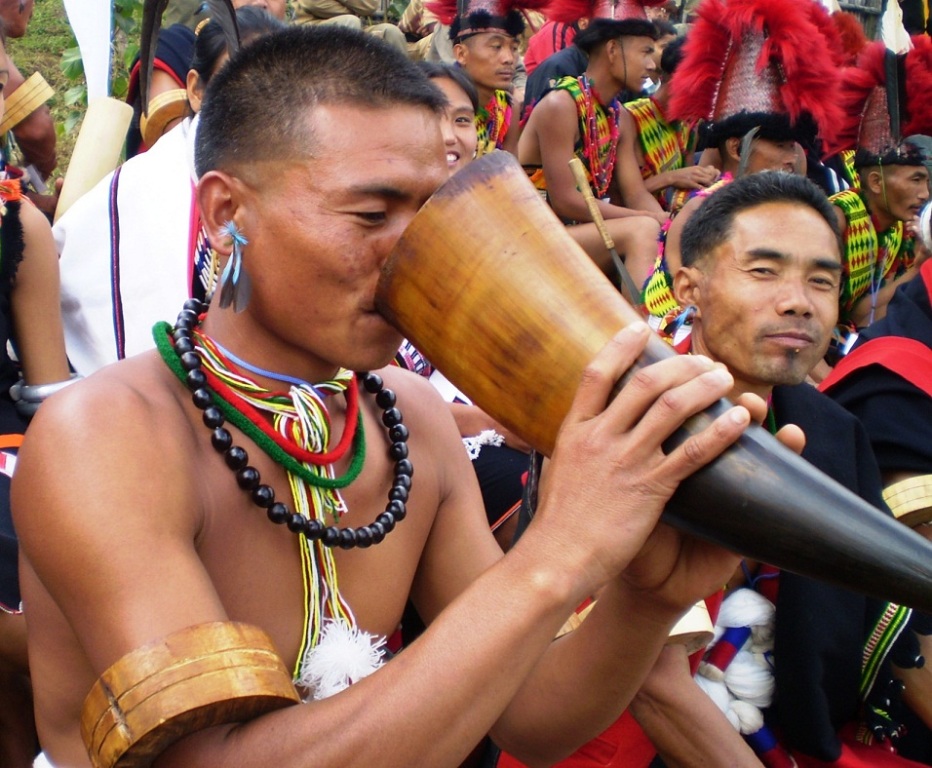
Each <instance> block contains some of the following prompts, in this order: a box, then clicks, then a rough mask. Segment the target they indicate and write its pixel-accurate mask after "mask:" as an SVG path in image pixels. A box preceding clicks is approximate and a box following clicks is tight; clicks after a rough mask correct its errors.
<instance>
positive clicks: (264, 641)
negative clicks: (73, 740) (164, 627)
mask: <svg viewBox="0 0 932 768" xmlns="http://www.w3.org/2000/svg"><path fill="white" fill-rule="evenodd" d="M298 701H299V698H298V694H297V692H296V691H295V688H294V684H293V683H292V681H291V676H290V675H289V674H288V671H287V669H286V668H285V665H284V663H283V662H282V660H281V658H280V657H279V655H278V653H277V652H276V650H275V648H274V646H273V645H272V641H271V640H270V638H269V637H268V635H266V634H265V632H263V631H262V630H260V629H258V628H256V627H253V626H250V625H248V624H239V623H236V622H214V623H209V624H199V625H196V626H193V627H188V628H186V629H182V630H180V631H178V632H174V633H172V634H170V635H168V636H167V637H164V638H162V639H161V640H157V641H155V642H153V643H150V644H148V645H145V646H142V647H140V648H137V649H135V650H133V651H130V652H129V653H128V654H126V655H125V656H123V658H121V659H120V660H119V661H117V662H116V663H115V664H113V666H111V667H110V668H109V669H108V670H107V671H106V672H104V673H103V674H102V675H101V676H100V678H99V679H98V680H97V682H96V683H94V686H93V688H91V691H90V693H88V695H87V698H86V699H85V700H84V707H83V709H82V712H81V737H82V738H83V739H84V744H85V746H86V747H87V751H88V755H89V756H90V759H91V763H92V765H93V766H94V767H95V768H144V767H145V766H149V765H151V764H152V762H153V761H154V760H155V758H156V757H158V756H159V755H160V754H161V753H162V752H164V751H165V749H167V748H168V747H169V746H170V745H171V744H173V743H174V742H176V741H178V740H179V739H180V738H182V737H183V736H186V735H188V734H190V733H194V732H196V731H199V730H203V729H204V728H209V727H211V726H214V725H220V724H223V723H234V722H242V721H245V720H250V719H252V718H254V717H258V716H259V715H262V714H265V713H266V712H271V711H273V710H276V709H281V708H282V707H285V706H288V705H290V704H295V703H297V702H298Z"/></svg>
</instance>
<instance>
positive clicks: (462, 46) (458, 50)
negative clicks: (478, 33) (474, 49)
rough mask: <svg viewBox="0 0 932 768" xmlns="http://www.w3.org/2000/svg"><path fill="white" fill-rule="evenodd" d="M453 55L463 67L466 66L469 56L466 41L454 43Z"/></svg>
mask: <svg viewBox="0 0 932 768" xmlns="http://www.w3.org/2000/svg"><path fill="white" fill-rule="evenodd" d="M453 56H454V58H455V59H456V63H457V64H459V65H460V66H461V67H465V66H466V60H467V59H468V58H469V48H467V47H466V43H454V44H453Z"/></svg>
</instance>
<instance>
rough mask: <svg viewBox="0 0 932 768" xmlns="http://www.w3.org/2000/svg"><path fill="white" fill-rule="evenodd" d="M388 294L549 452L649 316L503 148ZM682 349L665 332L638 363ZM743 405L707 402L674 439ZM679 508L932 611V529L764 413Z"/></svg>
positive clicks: (473, 168)
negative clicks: (805, 450) (866, 495)
mask: <svg viewBox="0 0 932 768" xmlns="http://www.w3.org/2000/svg"><path fill="white" fill-rule="evenodd" d="M376 301H377V306H378V309H379V311H380V312H381V313H382V314H383V315H384V316H385V317H386V318H387V319H388V321H389V322H391V323H392V324H393V325H394V326H395V327H396V328H398V330H400V331H401V332H402V333H403V334H405V336H407V338H409V339H410V340H411V341H412V342H413V343H414V344H415V345H416V346H417V347H418V349H420V350H421V351H422V352H423V353H424V354H425V355H426V356H427V358H428V359H429V360H430V361H431V362H432V363H433V364H434V365H435V366H436V367H437V368H439V369H440V370H441V371H442V372H443V373H444V375H446V376H447V377H448V378H449V379H450V380H451V381H452V382H453V383H454V384H455V385H456V386H457V387H459V388H460V389H461V390H462V391H463V392H465V393H466V394H467V395H469V396H470V397H471V398H473V400H474V401H475V403H476V404H477V405H478V406H480V407H481V408H482V409H483V410H485V411H486V412H487V413H489V414H490V415H491V416H493V417H494V418H495V419H497V420H498V421H499V422H501V423H502V424H504V425H505V426H507V427H508V428H509V429H511V430H513V431H514V432H515V433H516V434H518V435H520V436H521V437H522V438H524V439H525V440H527V442H528V443H530V444H531V445H533V446H534V447H535V448H536V449H538V450H539V451H541V452H543V453H544V454H547V455H549V454H550V453H551V451H552V449H553V446H554V441H555V439H556V434H557V431H558V429H559V427H560V424H561V423H562V421H563V418H564V416H565V415H566V413H567V411H568V410H569V407H570V403H571V402H572V399H573V395H574V393H575V392H576V388H577V386H578V383H579V380H580V376H581V373H582V370H583V368H584V367H585V366H586V365H587V364H588V363H589V361H590V360H591V359H592V358H593V357H594V356H595V354H596V353H597V352H598V351H599V350H600V349H601V348H602V346H603V345H604V344H605V343H606V342H607V341H608V340H609V339H610V338H611V337H612V336H614V334H615V333H616V332H617V331H618V330H619V329H620V328H622V327H623V326H625V325H627V324H629V323H631V322H633V321H635V320H638V319H640V315H639V314H638V313H637V312H636V311H635V310H634V309H633V308H632V307H631V306H630V305H629V304H628V303H627V302H626V301H625V300H624V299H623V298H622V297H621V295H620V294H619V293H618V291H617V290H616V289H615V288H614V287H613V286H612V285H611V284H610V283H609V281H608V280H607V279H606V278H605V277H604V276H603V275H602V273H601V272H600V271H599V270H598V268H597V267H596V266H595V265H594V264H593V263H592V261H591V260H590V259H589V258H588V257H587V256H586V255H585V253H584V252H583V251H582V250H581V249H580V248H579V247H578V246H577V245H576V243H575V242H574V241H573V240H572V238H570V236H569V235H568V234H567V232H566V229H565V227H564V226H563V224H561V222H560V221H559V220H558V219H557V218H556V216H555V215H554V214H553V213H552V212H551V211H550V209H549V208H548V207H547V206H546V204H545V203H544V202H543V201H542V200H541V199H540V197H539V195H538V192H537V190H535V189H534V187H533V186H532V185H531V184H530V182H528V180H527V178H526V176H525V174H524V171H523V170H522V169H521V167H520V166H519V165H518V164H517V162H516V161H515V160H514V159H513V158H511V156H510V155H507V154H505V153H500V152H496V153H493V154H491V155H487V156H485V157H483V158H480V159H479V160H476V161H475V162H473V163H472V164H471V165H470V166H468V167H467V168H466V169H464V170H462V171H460V172H459V173H457V174H456V175H455V176H454V177H452V178H451V179H450V180H449V181H448V182H447V183H446V184H444V185H443V186H442V187H441V188H440V189H439V190H438V191H437V192H436V193H435V194H434V195H433V197H431V198H430V200H429V201H428V202H427V203H426V204H425V205H424V206H423V208H422V209H421V210H420V211H419V212H418V214H417V215H416V216H415V217H414V219H413V220H412V221H411V223H410V224H409V226H408V228H407V229H406V231H405V233H404V235H403V236H402V238H401V240H400V241H399V242H398V244H397V246H396V247H395V249H394V251H393V253H392V254H391V256H390V258H389V260H388V262H387V263H386V265H385V268H384V270H383V273H382V275H381V279H380V281H379V286H378V289H377V297H376ZM675 354H676V353H675V352H674V351H673V350H672V349H671V348H670V347H669V346H668V345H667V344H665V343H664V342H663V341H662V340H660V339H659V338H652V339H651V340H650V343H649V344H648V346H647V349H646V350H645V352H644V353H643V355H642V356H641V358H640V359H639V360H638V361H637V363H636V364H635V366H634V367H633V368H632V371H634V370H637V369H638V368H640V367H643V366H645V365H648V364H650V363H653V362H656V361H658V360H662V359H664V358H667V357H670V356H672V355H675ZM631 375H632V373H631V371H629V372H628V374H626V376H625V377H624V378H623V379H622V381H621V384H623V383H624V381H625V380H627V378H628V377H630V376H631ZM730 405H731V404H730V403H729V402H728V401H727V400H721V401H719V402H718V403H717V404H715V405H714V406H712V407H711V408H709V409H707V410H706V411H705V412H704V413H701V414H698V415H696V416H694V417H693V418H691V419H690V420H689V421H688V422H686V424H685V425H684V426H683V427H682V428H681V429H680V430H679V431H678V432H677V433H676V434H675V435H674V436H673V437H671V438H670V440H669V441H668V444H667V445H666V446H665V447H667V448H671V447H673V446H675V445H678V444H679V443H681V442H682V441H683V440H685V439H686V438H687V437H688V436H689V435H691V434H695V433H697V432H699V431H700V430H701V429H702V428H703V427H704V426H705V425H707V424H709V423H710V422H711V420H712V419H714V418H715V417H716V416H717V415H719V414H721V413H723V412H724V411H725V410H726V409H728V408H729V407H730ZM581 482H584V479H581ZM664 520H665V521H666V522H668V523H670V524H671V525H674V526H676V527H677V528H679V529H681V530H684V531H687V532H689V533H691V534H694V535H696V536H699V537H701V538H704V539H707V540H710V541H713V542H715V543H717V544H720V545H722V546H724V547H726V548H728V549H731V550H733V551H735V552H739V553H740V554H742V555H745V556H747V557H751V558H754V559H756V560H760V561H762V562H767V563H771V564H772V565H775V566H777V567H779V568H783V569H787V570H790V571H794V572H796V573H799V574H802V575H805V576H810V577H812V578H815V579H819V580H822V581H826V582H830V583H833V584H836V585H838V586H842V587H846V588H848V589H852V590H855V591H858V592H861V593H864V594H867V595H872V596H874V597H877V598H880V599H884V600H890V601H892V602H898V603H901V604H904V605H908V606H912V607H915V608H918V609H921V610H924V611H932V544H930V543H929V542H927V541H926V540H924V539H923V538H922V537H920V536H918V535H916V534H915V533H914V532H913V531H911V530H909V529H908V528H907V527H906V526H904V525H901V524H900V523H897V522H896V521H895V520H893V519H892V518H890V517H888V516H886V515H884V514H883V513H881V512H880V511H878V510H877V509H875V508H874V507H872V506H871V505H869V504H867V503H866V502H864V501H862V500H861V499H860V498H859V497H857V496H856V495H854V494H853V493H851V492H850V491H848V490H847V489H845V488H843V487H842V486H841V485H839V484H838V483H836V482H835V481H833V480H831V479H830V478H828V477H827V476H825V475H824V474H822V473H821V472H819V471H818V470H816V469H815V468H814V467H812V465H810V464H809V463H808V462H806V461H804V460H803V459H801V458H800V457H798V456H797V455H796V454H794V453H793V452H792V451H790V450H788V449H786V448H785V447H784V446H783V445H781V444H780V443H779V442H778V441H777V440H776V439H775V438H774V437H773V436H772V435H770V433H769V432H767V431H766V430H764V429H762V428H760V427H756V426H752V427H750V428H749V429H748V430H747V431H746V432H745V434H744V435H743V436H742V437H741V439H740V440H739V441H738V442H737V443H736V444H735V445H734V446H732V447H731V448H730V449H729V450H728V451H727V452H726V453H725V454H723V455H722V456H721V457H720V458H719V459H717V460H716V461H714V462H713V463H712V464H710V465H709V466H707V467H705V468H704V469H702V470H701V471H699V472H697V473H696V474H694V475H693V476H692V477H691V478H689V479H688V480H687V481H685V482H684V483H682V485H681V486H680V489H679V490H678V491H677V493H676V494H675V496H674V497H673V499H672V500H671V501H670V503H669V505H668V506H667V509H666V511H665V513H664Z"/></svg>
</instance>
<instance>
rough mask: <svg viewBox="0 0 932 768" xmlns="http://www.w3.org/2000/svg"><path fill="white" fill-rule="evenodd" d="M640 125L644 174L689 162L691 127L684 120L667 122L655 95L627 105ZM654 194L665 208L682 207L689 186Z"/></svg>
mask: <svg viewBox="0 0 932 768" xmlns="http://www.w3.org/2000/svg"><path fill="white" fill-rule="evenodd" d="M624 107H625V109H627V110H628V112H629V113H630V114H631V117H633V118H634V124H635V126H637V136H638V143H639V144H640V146H641V153H642V154H643V157H644V164H643V165H642V166H641V177H642V178H644V179H648V178H650V177H651V176H658V175H659V174H661V173H663V172H664V171H675V170H678V169H679V168H684V167H685V166H686V158H687V157H689V156H690V154H691V151H692V150H691V144H692V136H693V133H692V131H690V130H689V127H688V126H686V125H683V124H682V123H679V122H675V123H673V124H671V123H668V122H667V120H666V118H665V117H664V115H663V112H662V111H661V109H660V105H658V104H657V102H656V101H654V100H653V99H650V98H647V99H637V100H636V101H629V102H628V103H627V104H625V105H624ZM654 197H656V198H657V200H658V202H659V203H660V205H661V206H663V209H664V210H666V211H671V210H674V211H675V210H679V208H681V207H682V205H683V203H685V202H686V199H687V198H688V197H689V190H688V189H676V188H674V187H666V188H664V189H659V190H657V191H656V192H654Z"/></svg>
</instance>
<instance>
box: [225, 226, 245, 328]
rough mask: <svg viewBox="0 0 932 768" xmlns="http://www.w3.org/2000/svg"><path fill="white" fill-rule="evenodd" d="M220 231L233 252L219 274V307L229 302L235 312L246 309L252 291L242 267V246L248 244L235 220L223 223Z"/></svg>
mask: <svg viewBox="0 0 932 768" xmlns="http://www.w3.org/2000/svg"><path fill="white" fill-rule="evenodd" d="M222 232H223V234H224V235H226V236H227V237H228V238H229V239H230V242H231V243H232V245H233V253H232V254H230V258H229V259H228V260H227V263H226V266H225V267H224V268H223V274H221V275H220V308H221V309H226V308H227V307H229V306H230V305H231V304H232V305H233V311H234V312H236V313H239V312H242V311H243V310H244V309H246V305H247V304H248V303H249V296H250V294H251V293H252V281H251V280H250V279H249V273H247V272H246V270H245V269H244V268H243V247H244V246H246V245H248V244H249V241H248V240H247V239H246V236H245V235H244V234H243V232H242V230H241V229H240V228H239V227H238V226H236V222H235V221H232V220H231V221H228V222H226V224H224V225H223V229H222Z"/></svg>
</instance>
